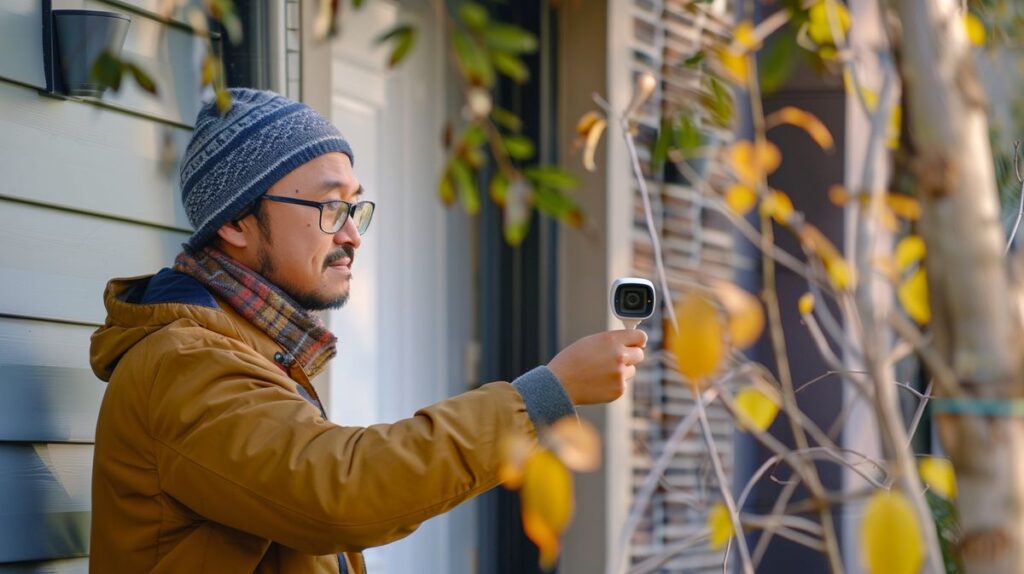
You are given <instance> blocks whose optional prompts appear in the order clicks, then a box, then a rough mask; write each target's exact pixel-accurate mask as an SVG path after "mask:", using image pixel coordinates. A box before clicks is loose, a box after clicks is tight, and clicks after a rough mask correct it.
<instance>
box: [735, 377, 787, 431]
mask: <svg viewBox="0 0 1024 574" xmlns="http://www.w3.org/2000/svg"><path fill="white" fill-rule="evenodd" d="M736 411H737V413H738V414H739V415H740V416H739V417H738V418H737V420H736V422H737V423H738V424H739V426H740V428H741V429H743V430H749V429H751V428H755V429H757V430H759V431H766V430H768V427H770V426H772V422H773V421H774V420H775V416H776V415H778V414H779V404H778V402H777V401H776V400H775V399H773V398H772V397H769V396H768V395H767V394H765V393H763V392H762V391H761V390H760V389H758V388H757V387H744V388H743V389H741V390H740V392H738V393H736Z"/></svg>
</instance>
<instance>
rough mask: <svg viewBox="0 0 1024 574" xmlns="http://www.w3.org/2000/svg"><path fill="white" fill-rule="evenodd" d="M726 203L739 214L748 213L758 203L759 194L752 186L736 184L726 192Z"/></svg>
mask: <svg viewBox="0 0 1024 574" xmlns="http://www.w3.org/2000/svg"><path fill="white" fill-rule="evenodd" d="M725 203H726V204H727V205H728V206H729V209H731V210H732V211H733V213H735V214H737V215H746V214H748V213H750V210H751V209H753V208H754V204H756V203H757V194H756V193H754V190H752V189H750V187H748V186H746V185H743V184H739V183H737V184H734V185H732V186H730V187H729V189H727V190H726V192H725Z"/></svg>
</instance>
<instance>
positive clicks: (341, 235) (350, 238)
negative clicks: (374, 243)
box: [334, 217, 363, 247]
mask: <svg viewBox="0 0 1024 574" xmlns="http://www.w3.org/2000/svg"><path fill="white" fill-rule="evenodd" d="M334 242H335V243H337V244H338V245H346V244H347V245H351V246H352V247H359V246H360V245H362V243H363V238H362V237H360V235H359V228H358V227H356V222H355V221H353V220H352V218H351V217H348V218H346V219H345V225H342V226H341V229H339V230H338V232H337V233H335V234H334Z"/></svg>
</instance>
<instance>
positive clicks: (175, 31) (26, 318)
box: [0, 0, 204, 573]
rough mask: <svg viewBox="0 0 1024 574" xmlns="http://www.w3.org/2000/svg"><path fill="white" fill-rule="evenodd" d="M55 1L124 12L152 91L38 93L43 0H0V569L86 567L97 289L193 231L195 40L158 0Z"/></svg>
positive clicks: (174, 247)
mask: <svg viewBox="0 0 1024 574" xmlns="http://www.w3.org/2000/svg"><path fill="white" fill-rule="evenodd" d="M54 4H55V6H54V7H55V8H88V9H97V10H112V11H117V12H122V13H130V16H131V18H132V23H131V26H130V28H129V32H128V38H127V40H126V42H125V46H124V53H123V55H124V56H125V57H127V58H130V59H131V60H133V61H135V62H137V63H139V64H140V65H141V66H142V67H143V68H145V69H146V70H147V71H149V72H150V73H151V74H152V76H153V77H154V79H155V80H156V81H157V83H158V85H159V87H160V89H161V96H160V97H159V98H152V97H150V96H148V95H146V94H144V93H142V92H141V91H140V90H139V89H138V88H136V87H135V85H134V84H133V83H131V82H126V84H127V85H123V86H122V89H121V92H120V93H117V94H110V93H108V94H107V96H105V97H104V99H103V100H102V102H94V101H85V100H64V99H56V98H50V97H45V96H43V95H41V94H40V93H39V90H41V89H43V88H44V87H45V80H44V76H43V56H42V54H43V52H42V26H41V22H42V16H41V6H42V2H41V0H4V1H3V2H0V46H2V49H0V174H3V177H2V178H0V293H2V294H3V297H0V392H2V396H3V397H4V400H3V401H0V573H8V572H19V573H21V572H58V573H72V572H86V570H87V564H88V563H87V558H86V555H87V553H88V545H89V523H90V494H91V492H90V491H91V488H90V483H91V464H92V450H93V447H92V443H93V441H94V428H95V419H96V414H97V411H98V409H99V404H100V400H101V397H102V394H103V391H104V385H103V384H102V383H101V382H99V381H98V380H96V379H95V377H94V376H93V375H92V372H91V371H90V369H89V364H88V348H89V336H90V335H91V333H92V332H93V330H94V329H95V328H96V327H97V326H99V325H100V324H101V323H102V322H103V320H104V317H105V312H104V309H103V303H102V294H103V288H104V285H105V283H106V281H107V280H108V279H109V278H111V277H115V276H130V275H139V274H145V273H150V272H153V271H155V270H157V269H159V268H160V267H163V266H166V265H168V264H169V263H170V262H171V261H172V260H173V257H174V255H175V254H176V253H177V252H178V251H179V245H180V244H181V243H182V242H183V241H184V240H185V238H187V237H188V234H189V229H188V223H187V221H186V218H185V215H184V213H183V211H182V209H181V207H180V205H179V203H180V202H179V200H178V193H177V190H176V189H177V188H176V183H175V174H176V173H177V160H178V158H179V157H180V155H181V153H182V151H183V149H184V146H185V144H186V143H187V141H188V137H189V134H190V132H191V129H192V128H191V125H190V124H191V121H192V119H193V118H194V117H195V114H196V111H197V109H198V105H199V101H200V93H199V87H198V86H199V78H198V69H199V66H198V64H199V61H200V58H201V57H202V54H203V51H204V42H203V41H202V40H201V39H199V38H197V37H196V36H195V35H194V34H193V33H192V31H191V29H190V28H189V26H188V25H187V24H186V23H185V22H184V21H183V20H176V21H174V22H172V23H167V22H161V21H160V19H159V18H157V17H156V15H155V14H153V13H151V12H149V11H152V10H154V9H155V8H156V4H157V2H156V0H129V1H126V2H112V1H111V2H105V1H102V0H76V1H71V0H68V1H64V2H61V1H56V2H54ZM130 8H136V9H138V11H131V10H129V9H130Z"/></svg>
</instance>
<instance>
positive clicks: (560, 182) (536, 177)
mask: <svg viewBox="0 0 1024 574" xmlns="http://www.w3.org/2000/svg"><path fill="white" fill-rule="evenodd" d="M523 174H524V175H526V177H527V178H529V179H530V181H532V182H534V184H536V186H537V187H538V188H541V187H550V188H552V189H555V190H559V191H570V190H573V189H576V187H577V186H578V185H579V182H578V181H577V180H576V176H575V175H573V174H572V173H570V172H568V171H566V170H564V169H562V168H560V167H555V166H553V165H538V166H533V167H528V168H526V169H525V170H523Z"/></svg>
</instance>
